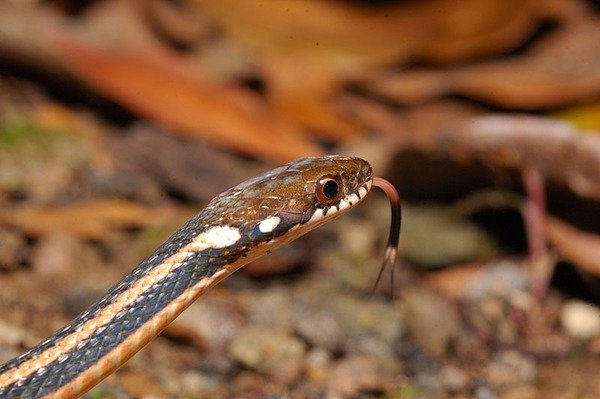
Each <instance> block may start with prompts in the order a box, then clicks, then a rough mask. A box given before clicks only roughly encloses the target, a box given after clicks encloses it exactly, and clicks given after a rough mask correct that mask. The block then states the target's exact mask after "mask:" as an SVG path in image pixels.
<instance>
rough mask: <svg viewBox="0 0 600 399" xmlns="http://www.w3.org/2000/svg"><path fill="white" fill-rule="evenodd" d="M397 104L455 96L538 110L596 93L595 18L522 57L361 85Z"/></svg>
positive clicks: (599, 46)
mask: <svg viewBox="0 0 600 399" xmlns="http://www.w3.org/2000/svg"><path fill="white" fill-rule="evenodd" d="M364 87H365V88H366V89H367V90H371V91H374V92H376V93H379V94H381V95H384V96H386V97H389V98H392V99H395V100H397V101H399V102H401V103H420V102H424V101H430V100H431V99H432V98H435V97H440V96H445V95H450V94H458V95H465V96H468V97H472V98H475V99H478V100H481V101H486V102H490V103H493V104H495V105H499V106H502V107H507V108H519V109H541V108H549V107H558V106H564V105H566V104H570V103H573V102H576V101H583V100H588V99H592V98H596V97H597V96H598V95H599V94H600V20H599V19H591V20H587V21H585V20H583V21H578V23H573V24H570V25H567V26H566V27H564V28H562V29H560V30H558V31H557V32H554V33H553V34H551V35H549V36H548V37H545V38H543V39H542V41H541V42H540V43H538V44H537V45H535V46H534V47H532V48H531V49H530V51H528V52H527V53H526V54H524V55H522V56H515V57H512V58H508V59H503V60H500V61H494V62H488V63H484V64H479V65H469V66H465V67H461V68H458V69H449V70H437V71H432V70H416V71H411V72H406V73H402V74H399V75H396V76H391V77H374V78H373V79H370V80H368V81H367V82H366V83H364Z"/></svg>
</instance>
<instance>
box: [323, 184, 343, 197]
mask: <svg viewBox="0 0 600 399" xmlns="http://www.w3.org/2000/svg"><path fill="white" fill-rule="evenodd" d="M339 189H340V188H339V187H338V184H337V182H336V181H335V180H329V181H327V182H326V183H325V185H324V186H323V194H325V196H326V197H327V198H335V197H336V196H337V194H338V192H339Z"/></svg>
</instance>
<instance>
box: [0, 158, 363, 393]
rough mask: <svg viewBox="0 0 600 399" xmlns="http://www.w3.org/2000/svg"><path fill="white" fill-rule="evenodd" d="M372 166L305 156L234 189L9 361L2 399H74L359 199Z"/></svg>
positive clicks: (1, 371) (0, 377) (0, 372)
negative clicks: (249, 270) (228, 282)
mask: <svg viewBox="0 0 600 399" xmlns="http://www.w3.org/2000/svg"><path fill="white" fill-rule="evenodd" d="M372 182H373V177H372V169H371V166H370V165H369V164H368V163H367V162H366V161H364V160H362V159H359V158H353V157H342V156H327V157H321V158H304V159H300V160H297V161H294V162H291V163H289V164H287V165H285V166H282V167H280V168H277V169H274V170H272V171H269V172H266V173H264V174H261V175H259V176H256V177H254V178H252V179H250V180H247V181H246V182H244V183H241V184H240V185H238V186H236V187H234V188H232V189H229V190H227V191H225V192H224V193H222V194H220V195H219V196H217V197H216V198H214V199H213V200H212V201H211V202H210V203H209V204H208V205H207V206H206V208H205V209H204V210H202V211H201V212H200V213H198V214H197V215H196V216H195V217H193V218H192V219H191V220H189V221H188V222H187V223H186V224H185V225H183V226H182V227H181V228H179V229H178V230H177V231H176V232H175V233H174V234H173V235H172V236H171V237H170V238H169V239H168V240H167V241H166V242H165V243H164V244H162V245H161V246H160V247H159V248H157V249H156V250H155V251H154V252H153V253H152V254H151V255H150V256H148V257H147V258H146V259H144V260H143V261H142V262H141V263H140V264H139V265H138V266H137V267H136V268H135V269H134V270H133V271H131V272H130V273H129V274H128V275H126V276H125V277H124V278H123V279H122V280H121V281H120V282H118V283H117V284H116V285H115V286H114V287H112V288H111V289H110V290H109V291H108V292H107V293H106V294H105V295H104V297H102V298H101V299H100V300H98V301H97V302H96V303H95V304H93V305H92V306H91V307H90V308H89V309H87V310H86V311H84V312H83V313H81V314H80V315H79V316H77V317H76V318H75V319H74V320H73V321H72V322H71V323H70V324H68V325H67V326H65V327H64V328H62V329H60V330H59V331H57V332H56V333H55V334H54V335H52V336H51V337H50V338H48V339H47V340H45V341H43V342H42V343H40V344H39V345H38V346H36V347H34V348H32V349H31V350H29V351H28V352H26V353H24V354H23V355H21V356H19V357H17V358H15V359H13V360H11V361H9V362H8V363H6V364H4V365H3V366H1V367H0V398H3V399H4V398H39V397H47V398H50V397H51V398H71V397H77V396H80V395H82V394H83V393H85V392H86V391H87V390H89V389H90V388H91V387H93V386H94V385H95V384H97V383H98V382H99V381H101V380H102V379H103V378H105V377H106V376H107V375H109V374H110V373H112V372H113V371H114V370H115V369H116V368H117V367H119V366H120V365H122V364H123V363H124V362H125V361H127V360H128V359H129V358H130V357H131V356H133V355H134V354H135V353H136V352H137V351H138V350H140V349H141V348H142V347H143V346H144V345H145V344H147V343H148V342H149V341H150V340H151V339H152V338H154V337H155V336H156V335H157V334H158V333H160V332H161V331H162V330H163V329H164V328H165V327H166V326H167V325H168V324H169V323H170V322H171V321H173V319H175V317H177V316H178V315H179V314H180V313H181V312H182V311H183V310H184V309H185V308H187V307H188V306H189V305H190V304H191V303H192V302H193V301H194V300H195V299H196V298H198V297H199V296H200V295H201V294H202V293H203V292H204V291H205V290H207V289H208V288H210V287H211V286H213V285H215V284H217V283H218V282H219V281H221V280H222V279H224V278H225V277H227V276H229V275H230V274H231V273H233V272H234V271H235V270H237V269H239V268H240V267H242V266H243V265H245V264H247V263H248V262H250V261H252V260H254V259H256V258H258V257H260V256H262V255H264V254H266V253H268V252H270V251H271V250H273V249H275V248H277V247H279V246H281V245H283V244H285V243H286V242H289V241H291V240H294V239H295V238H297V237H299V236H300V235H303V234H305V233H307V232H308V231H310V230H312V229H314V228H315V227H317V226H319V225H321V224H323V223H325V222H327V221H329V220H331V219H333V218H335V217H337V216H339V215H341V214H342V213H343V212H345V211H347V210H348V209H350V208H352V207H353V206H355V205H356V204H357V203H359V202H360V201H361V200H362V199H364V197H365V195H366V194H367V193H368V191H369V190H370V188H371V185H372Z"/></svg>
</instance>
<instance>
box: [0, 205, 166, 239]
mask: <svg viewBox="0 0 600 399" xmlns="http://www.w3.org/2000/svg"><path fill="white" fill-rule="evenodd" d="M173 214H174V209H173V208H171V207H165V206H161V207H157V208H151V207H148V206H144V205H140V204H138V203H135V202H131V201H125V200H119V199H109V200H90V201H87V202H80V203H74V204H70V205H67V206H64V207H49V206H32V205H29V206H4V207H2V208H1V209H0V224H2V225H5V226H11V227H15V228H18V229H20V230H22V231H24V232H25V233H26V234H27V235H28V236H31V237H39V236H43V235H46V234H49V233H51V232H56V231H63V232H66V233H69V234H71V235H74V236H76V237H79V238H82V239H90V240H100V239H106V237H107V236H109V235H110V234H112V233H114V231H115V229H120V228H132V227H145V226H150V225H156V224H161V223H167V221H168V220H170V219H171V218H172V217H173Z"/></svg>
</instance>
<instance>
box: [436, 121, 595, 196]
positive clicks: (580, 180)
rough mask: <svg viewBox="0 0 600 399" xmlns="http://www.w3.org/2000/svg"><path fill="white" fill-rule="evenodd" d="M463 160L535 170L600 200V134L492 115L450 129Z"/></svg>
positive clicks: (566, 125)
mask: <svg viewBox="0 0 600 399" xmlns="http://www.w3.org/2000/svg"><path fill="white" fill-rule="evenodd" d="M447 132H448V136H446V137H445V138H444V142H445V143H447V144H448V143H450V142H452V143H453V145H451V146H449V148H452V150H453V151H454V152H455V154H457V155H459V156H466V157H475V158H477V159H480V160H481V161H482V162H485V163H491V164H493V165H501V166H509V167H513V168H519V169H525V168H528V167H533V168H536V169H539V170H540V172H542V174H543V175H544V176H545V177H547V178H550V179H552V180H554V181H557V182H559V183H562V184H565V185H567V186H568V187H570V188H571V190H573V191H574V192H575V193H577V194H578V195H581V196H583V197H588V198H594V199H600V133H598V132H594V131H583V130H578V129H576V128H575V127H574V126H573V125H572V124H569V123H567V122H563V121H559V120H556V119H551V118H543V117H535V116H527V115H506V114H492V115H486V116H481V117H475V118H471V119H469V120H468V121H467V122H466V123H464V124H462V125H459V127H455V129H454V131H450V130H448V131H447Z"/></svg>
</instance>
